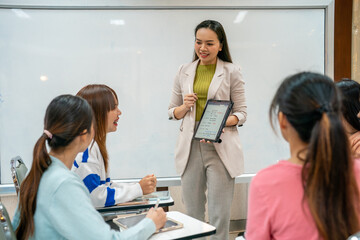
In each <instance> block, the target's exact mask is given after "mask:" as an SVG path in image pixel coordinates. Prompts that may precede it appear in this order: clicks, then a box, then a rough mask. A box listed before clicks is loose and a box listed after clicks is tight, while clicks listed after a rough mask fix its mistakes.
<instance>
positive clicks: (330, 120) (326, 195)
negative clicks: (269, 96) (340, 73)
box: [269, 72, 359, 240]
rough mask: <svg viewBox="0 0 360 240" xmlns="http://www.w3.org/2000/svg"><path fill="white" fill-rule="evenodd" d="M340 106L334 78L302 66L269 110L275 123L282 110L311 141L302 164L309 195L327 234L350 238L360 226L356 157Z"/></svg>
mask: <svg viewBox="0 0 360 240" xmlns="http://www.w3.org/2000/svg"><path fill="white" fill-rule="evenodd" d="M340 108H341V98H340V94H339V92H338V90H337V88H336V87H335V84H334V82H333V81H332V80H331V79H330V78H328V77H326V76H324V75H321V74H316V73H311V72H302V73H298V74H295V75H293V76H290V77H288V78H286V79H285V80H284V81H283V82H282V84H281V86H280V87H279V89H278V90H277V92H276V95H275V97H274V99H273V101H272V103H271V106H270V111H269V113H270V119H271V120H272V124H274V120H275V116H276V115H277V114H278V112H282V113H283V114H284V115H285V116H286V118H287V120H288V121H289V123H290V124H291V125H292V126H293V127H294V128H295V130H296V132H297V133H298V134H299V137H300V139H301V140H302V141H303V142H305V143H308V146H307V149H306V150H307V154H306V157H305V159H303V160H304V166H303V168H302V181H303V187H304V198H303V200H304V201H307V203H308V205H309V208H310V212H311V214H312V216H313V218H314V220H315V223H316V226H317V229H318V231H319V234H320V236H322V237H323V238H324V239H325V240H332V239H333V240H337V239H347V237H348V236H350V235H351V234H354V233H355V232H357V231H358V230H359V219H358V214H359V193H358V186H357V183H356V180H355V176H354V169H353V165H354V160H353V159H351V157H350V156H351V154H350V148H349V143H348V138H347V136H346V133H345V130H344V128H343V125H342V123H341V118H340V116H341V112H340ZM273 126H274V125H273Z"/></svg>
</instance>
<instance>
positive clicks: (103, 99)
mask: <svg viewBox="0 0 360 240" xmlns="http://www.w3.org/2000/svg"><path fill="white" fill-rule="evenodd" d="M76 95H77V96H80V97H82V98H84V99H85V100H86V101H88V103H89V104H90V106H91V107H92V110H93V112H94V117H95V120H96V126H95V137H94V138H95V141H96V143H97V144H98V145H99V149H100V152H101V155H102V157H103V159H104V165H105V171H107V168H108V160H109V157H108V153H107V150H106V133H107V117H108V112H110V111H111V110H114V109H115V108H116V107H117V102H118V98H117V95H116V93H115V91H114V90H113V89H111V88H110V87H108V86H106V85H104V84H90V85H87V86H85V87H83V88H82V89H81V90H80V91H79V92H78V93H77V94H76Z"/></svg>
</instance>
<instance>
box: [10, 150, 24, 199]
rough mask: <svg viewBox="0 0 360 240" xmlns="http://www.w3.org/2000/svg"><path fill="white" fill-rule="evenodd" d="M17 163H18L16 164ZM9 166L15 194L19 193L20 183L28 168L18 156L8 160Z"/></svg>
mask: <svg viewBox="0 0 360 240" xmlns="http://www.w3.org/2000/svg"><path fill="white" fill-rule="evenodd" d="M17 163H18V165H17V166H16V164H17ZM10 166H11V175H12V179H13V182H14V185H15V190H16V194H17V195H19V190H20V185H21V183H22V181H23V180H24V178H25V176H26V173H27V171H28V169H27V167H26V166H25V163H24V162H23V160H22V159H21V157H20V156H17V157H14V158H12V159H11V161H10Z"/></svg>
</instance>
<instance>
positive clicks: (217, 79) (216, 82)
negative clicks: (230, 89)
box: [207, 58, 224, 100]
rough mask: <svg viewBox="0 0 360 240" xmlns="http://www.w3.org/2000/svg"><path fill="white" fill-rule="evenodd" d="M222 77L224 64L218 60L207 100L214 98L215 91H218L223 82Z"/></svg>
mask: <svg viewBox="0 0 360 240" xmlns="http://www.w3.org/2000/svg"><path fill="white" fill-rule="evenodd" d="M223 77H224V62H223V61H222V60H221V59H219V58H218V59H217V63H216V69H215V73H214V77H213V79H212V80H211V83H210V87H209V91H208V95H207V99H208V100H209V99H213V98H214V97H215V94H216V92H217V90H218V89H219V87H220V84H221V82H222V80H223Z"/></svg>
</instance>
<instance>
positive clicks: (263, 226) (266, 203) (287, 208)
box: [245, 160, 360, 240]
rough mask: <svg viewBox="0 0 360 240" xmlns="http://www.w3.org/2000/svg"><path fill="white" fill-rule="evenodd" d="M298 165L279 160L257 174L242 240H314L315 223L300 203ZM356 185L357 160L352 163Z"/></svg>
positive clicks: (359, 174) (359, 165)
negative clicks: (243, 239) (244, 239)
mask: <svg viewBox="0 0 360 240" xmlns="http://www.w3.org/2000/svg"><path fill="white" fill-rule="evenodd" d="M301 170H302V166H301V165H297V164H294V163H290V162H288V161H280V162H279V163H277V164H275V165H272V166H270V167H268V168H266V169H263V170H261V171H259V173H258V174H257V175H256V176H255V177H254V179H253V180H252V182H251V186H250V193H249V208H248V219H247V226H246V235H245V237H246V240H259V239H261V240H266V239H277V240H284V239H289V240H290V239H291V240H297V239H298V240H304V239H307V240H312V239H313V240H318V239H321V238H320V237H319V234H318V231H317V228H316V225H315V222H314V220H313V217H312V216H311V213H310V210H309V207H308V204H307V202H306V201H305V202H304V201H303V200H302V199H303V194H304V190H303V187H302V184H301ZM355 176H356V177H357V179H356V180H357V183H358V185H359V186H360V161H359V160H355Z"/></svg>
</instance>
